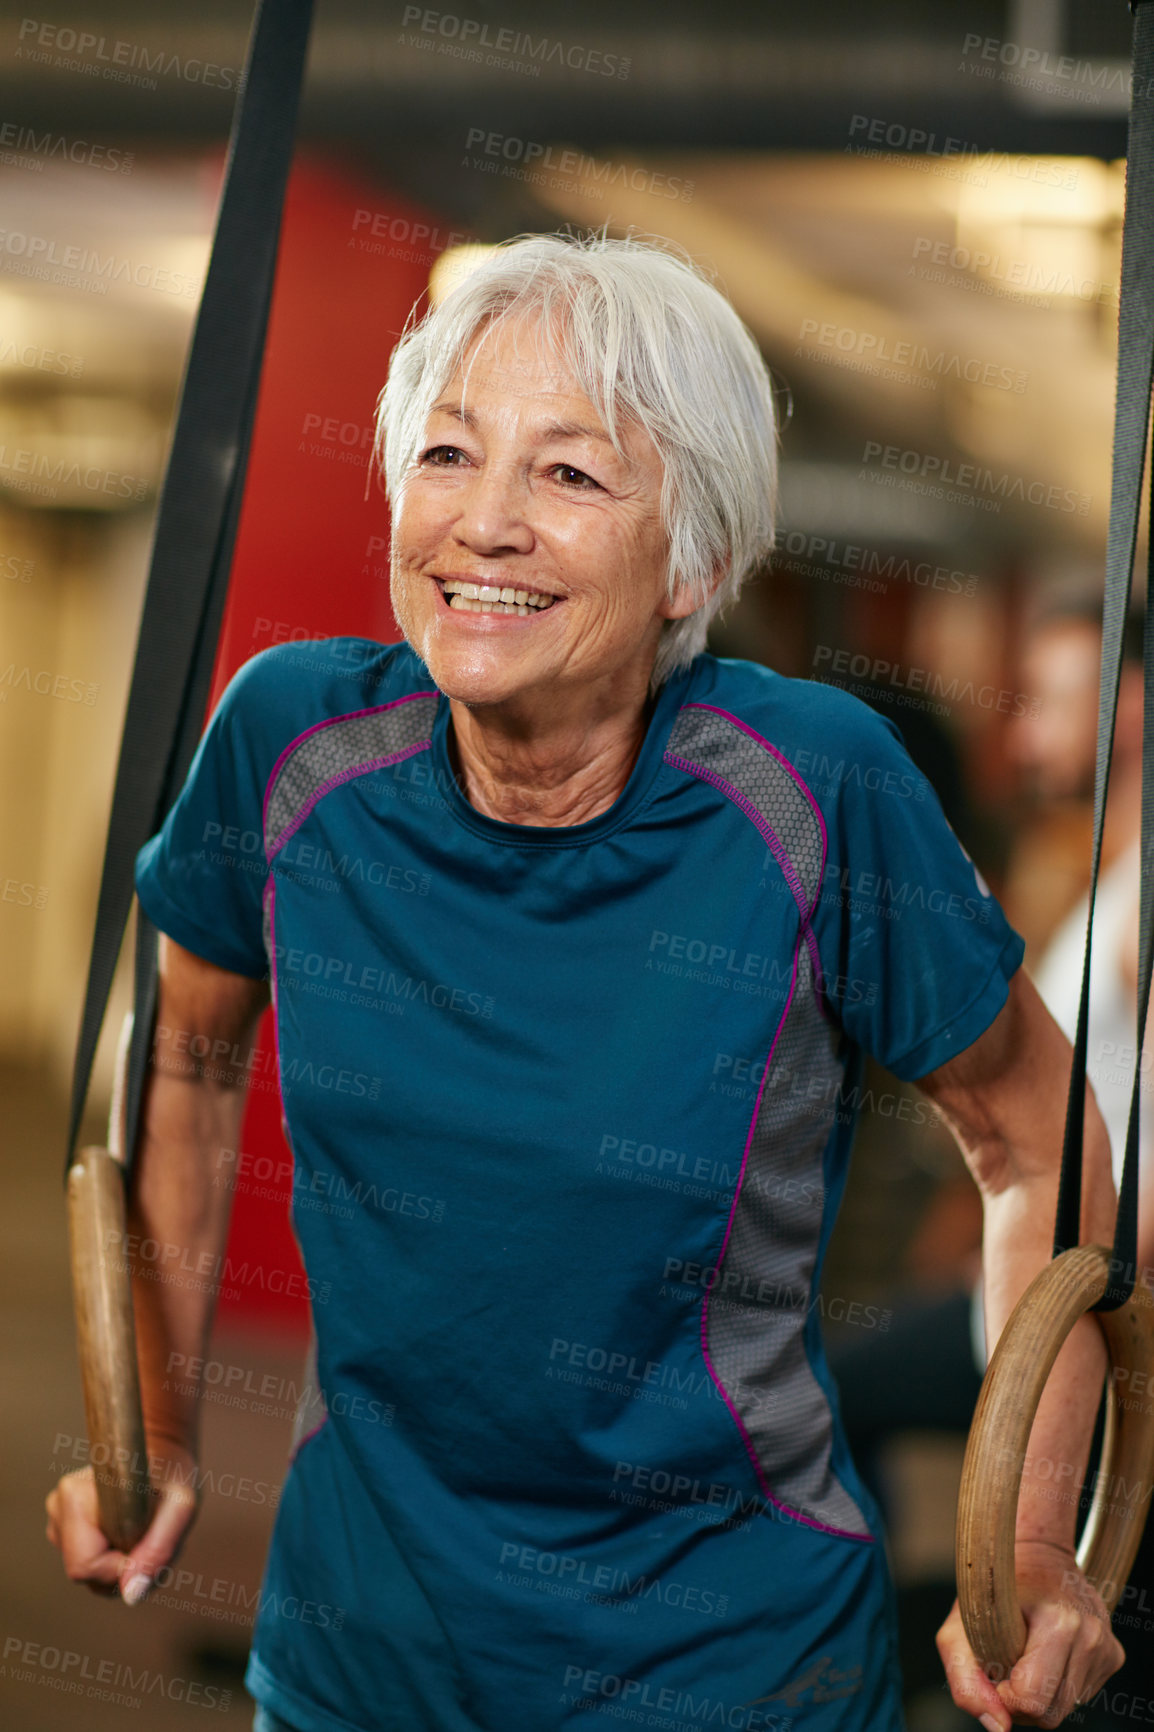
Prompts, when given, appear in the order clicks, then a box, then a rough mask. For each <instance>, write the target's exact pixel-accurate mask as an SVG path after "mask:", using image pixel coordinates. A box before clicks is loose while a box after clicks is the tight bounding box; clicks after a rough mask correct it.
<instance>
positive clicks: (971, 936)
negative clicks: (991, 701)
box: [813, 700, 1025, 1080]
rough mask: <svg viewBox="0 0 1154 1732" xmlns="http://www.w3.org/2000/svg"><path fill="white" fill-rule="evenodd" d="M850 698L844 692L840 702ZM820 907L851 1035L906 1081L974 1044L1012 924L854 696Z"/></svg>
mask: <svg viewBox="0 0 1154 1732" xmlns="http://www.w3.org/2000/svg"><path fill="white" fill-rule="evenodd" d="M843 701H844V700H843ZM847 720H848V721H849V722H850V726H849V727H848V728H847V729H845V730H844V731H843V732H842V735H841V743H840V744H839V748H838V754H837V757H838V768H839V774H838V776H837V777H836V786H835V788H834V789H833V790H832V791H831V792H830V793H829V795H828V796H827V798H825V799H823V800H822V801H821V802H820V803H821V807H822V811H823V815H824V817H825V821H826V829H827V854H826V864H825V871H824V877H823V882H822V889H821V892H820V894H819V898H818V905H817V907H816V909H815V911H814V916H813V930H814V934H815V937H816V939H817V943H818V949H819V953H820V956H821V963H822V970H823V974H824V977H825V988H826V994H827V998H828V999H829V1001H830V1004H831V1007H832V1010H833V1012H834V1014H835V1015H836V1016H837V1018H838V1020H839V1022H840V1023H841V1025H842V1027H843V1028H844V1030H845V1032H846V1034H847V1035H848V1036H849V1037H850V1039H851V1040H853V1041H854V1042H855V1043H856V1044H857V1045H858V1046H860V1047H862V1048H863V1049H864V1050H865V1051H866V1052H868V1053H871V1054H872V1055H873V1056H874V1057H875V1058H876V1059H878V1060H879V1061H880V1062H881V1063H882V1064H884V1065H885V1066H886V1068H887V1069H888V1070H891V1071H893V1073H894V1074H895V1075H896V1076H898V1077H901V1078H903V1079H906V1080H912V1079H914V1078H916V1077H921V1076H925V1075H926V1074H927V1072H929V1071H932V1070H934V1069H936V1068H937V1066H938V1065H941V1064H944V1063H945V1062H946V1061H947V1060H948V1059H950V1058H953V1057H954V1056H955V1055H956V1054H957V1053H959V1052H963V1051H964V1050H965V1048H966V1047H968V1046H971V1045H972V1044H973V1042H974V1041H975V1040H977V1038H978V1036H979V1035H980V1034H982V1033H984V1032H985V1030H986V1029H987V1028H988V1027H989V1025H990V1023H991V1022H993V1020H994V1018H995V1017H996V1016H997V1014H998V1012H999V1011H1000V1010H1001V1008H1002V1006H1003V1005H1004V1004H1005V1002H1006V998H1007V995H1008V990H1009V981H1010V978H1011V976H1012V975H1013V974H1014V973H1015V971H1016V970H1017V968H1018V967H1019V965H1020V964H1021V961H1022V955H1023V952H1024V949H1025V946H1024V944H1023V941H1022V939H1021V938H1020V937H1019V936H1018V934H1017V933H1016V932H1014V930H1013V928H1012V927H1011V926H1010V925H1009V923H1008V921H1007V920H1006V917H1005V915H1004V914H1003V913H1002V910H1001V908H1000V907H999V905H998V903H997V901H996V899H995V898H994V897H993V895H992V894H991V893H990V890H989V887H988V886H987V885H986V883H985V881H984V880H983V878H982V876H981V874H980V873H979V872H978V870H977V868H976V867H975V865H974V863H973V861H972V860H971V859H970V857H969V855H968V854H967V853H966V851H965V849H964V848H963V847H962V845H961V843H960V842H959V841H958V839H957V836H956V835H955V834H954V832H953V830H952V829H951V828H950V825H949V824H948V823H947V821H946V818H945V816H944V814H943V812H942V809H941V806H940V804H939V802H938V799H937V796H936V795H935V793H934V791H933V789H932V787H931V786H930V785H929V783H928V782H927V781H926V779H925V777H924V776H922V775H921V774H920V773H919V772H918V771H917V770H916V769H915V767H914V765H913V763H912V761H911V760H910V757H909V755H908V753H907V752H906V749H905V746H904V744H903V743H902V740H901V736H900V734H899V733H898V731H897V729H896V728H895V727H894V726H893V724H892V723H891V722H889V721H888V720H886V719H885V718H883V717H881V716H879V715H877V714H876V712H874V711H872V710H870V709H868V707H867V706H865V705H864V704H860V703H857V702H856V701H854V704H853V713H852V714H851V715H850V716H849V717H847Z"/></svg>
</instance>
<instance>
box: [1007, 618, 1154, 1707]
mask: <svg viewBox="0 0 1154 1732" xmlns="http://www.w3.org/2000/svg"><path fill="white" fill-rule="evenodd" d="M1143 624H1144V621H1143V618H1142V616H1141V615H1138V614H1131V615H1130V617H1129V618H1128V619H1127V621H1126V625H1125V630H1124V635H1123V656H1124V660H1123V666H1122V674H1121V679H1120V682H1119V689H1118V715H1117V721H1116V724H1115V731H1114V753H1113V758H1112V760H1111V766H1110V793H1109V799H1108V802H1107V806H1106V817H1105V825H1104V828H1103V835H1102V870H1101V876H1100V877H1099V880H1098V893H1097V896H1096V897H1095V900H1094V943H1093V948H1092V952H1091V963H1090V1023H1089V1040H1088V1045H1087V1060H1086V1074H1087V1076H1088V1077H1089V1079H1090V1082H1091V1084H1092V1085H1093V1088H1094V1093H1095V1094H1096V1096H1097V1099H1098V1106H1099V1108H1100V1110H1101V1113H1102V1116H1103V1118H1104V1119H1105V1122H1106V1128H1107V1131H1108V1133H1109V1137H1110V1151H1111V1158H1112V1161H1113V1168H1114V1181H1115V1184H1117V1183H1118V1181H1119V1179H1120V1178H1121V1174H1122V1160H1123V1156H1124V1155H1125V1152H1126V1129H1127V1125H1128V1123H1129V1118H1130V1094H1131V1088H1132V1085H1133V1077H1134V1061H1135V1056H1136V1046H1135V1035H1136V1022H1137V991H1138V889H1139V867H1140V857H1139V856H1140V848H1141V827H1142V717H1143V672H1142V639H1143ZM1101 655H1102V623H1101V602H1100V600H1097V599H1087V600H1085V601H1077V600H1071V601H1067V602H1064V603H1058V604H1056V605H1054V606H1053V607H1051V608H1049V609H1047V610H1045V611H1044V612H1043V613H1042V615H1041V617H1040V618H1039V620H1038V622H1037V624H1036V625H1035V626H1034V628H1033V629H1032V631H1031V632H1030V634H1029V636H1028V638H1027V640H1026V645H1025V649H1024V653H1023V657H1022V684H1023V689H1024V690H1026V691H1028V692H1029V693H1030V694H1031V696H1032V697H1033V698H1035V699H1036V700H1037V703H1036V707H1035V708H1033V711H1032V713H1028V714H1026V715H1023V716H1019V717H1015V718H1014V720H1013V721H1012V723H1011V727H1010V736H1009V746H1010V751H1011V755H1012V756H1013V758H1014V760H1015V762H1016V763H1017V765H1018V766H1019V768H1020V770H1021V772H1022V776H1023V779H1024V782H1025V784H1026V790H1027V792H1028V793H1029V794H1031V795H1032V797H1033V799H1034V800H1035V802H1036V803H1037V805H1038V807H1039V809H1040V810H1041V811H1042V812H1046V811H1047V810H1049V811H1054V810H1057V811H1062V812H1077V811H1079V810H1081V811H1082V812H1083V813H1085V812H1087V811H1089V810H1091V809H1092V805H1093V798H1094V767H1095V757H1096V752H1097V739H1098V687H1099V677H1100V665H1101ZM1089 856H1090V845H1089V833H1088V831H1087V841H1086V846H1085V850H1084V860H1083V867H1082V875H1083V879H1085V878H1087V877H1088V875H1089V863H1090V862H1089ZM1087 908H1088V898H1087V896H1086V895H1083V896H1082V897H1081V898H1080V900H1079V901H1078V902H1077V903H1076V904H1075V906H1074V907H1073V909H1071V911H1070V912H1069V913H1068V915H1067V916H1066V918H1065V919H1064V920H1063V921H1062V922H1061V924H1060V925H1059V927H1058V929H1057V931H1056V932H1054V933H1053V935H1052V937H1051V938H1050V939H1049V942H1048V943H1047V945H1046V947H1045V950H1044V951H1043V953H1042V955H1041V957H1040V959H1039V960H1038V961H1037V963H1036V965H1035V966H1034V968H1033V973H1034V980H1035V983H1036V985H1037V988H1038V991H1039V993H1040V994H1041V996H1042V999H1043V1000H1044V1002H1045V1004H1046V1006H1047V1008H1048V1009H1049V1011H1050V1013H1051V1014H1052V1015H1053V1017H1054V1019H1055V1021H1056V1022H1057V1023H1058V1025H1059V1027H1060V1028H1062V1030H1063V1031H1064V1032H1065V1034H1066V1035H1067V1037H1068V1038H1069V1039H1070V1040H1073V1038H1074V1034H1075V1032H1076V1030H1077V1025H1078V1001H1079V997H1080V994H1081V988H1082V967H1083V958H1084V953H1085V945H1086V915H1087ZM1152 1070H1154V1054H1152V1053H1151V1052H1150V1050H1149V1048H1147V1050H1146V1053H1145V1056H1144V1060H1143V1079H1142V1094H1141V1110H1140V1119H1139V1168H1138V1187H1139V1189H1138V1264H1137V1270H1136V1272H1135V1273H1136V1276H1137V1278H1138V1279H1139V1280H1144V1281H1146V1282H1147V1283H1152V1282H1154V1160H1152V1159H1151V1149H1152V1147H1154V1101H1152V1099H1151V1086H1152V1085H1151V1075H1152ZM1150 1369H1151V1373H1152V1375H1154V1366H1152V1367H1151V1368H1150ZM1116 1394H1117V1397H1118V1399H1119V1400H1122V1401H1125V1400H1135V1399H1141V1400H1149V1398H1150V1385H1147V1386H1146V1387H1145V1388H1144V1389H1143V1390H1141V1391H1131V1390H1127V1388H1126V1387H1125V1386H1124V1385H1120V1386H1119V1387H1118V1388H1117V1391H1116ZM1096 1451H1097V1439H1096V1443H1095V1454H1096ZM1092 1460H1093V1457H1092ZM1087 1484H1088V1485H1091V1484H1092V1475H1090V1476H1088V1480H1087ZM1088 1501H1089V1500H1088V1498H1086V1497H1084V1498H1083V1505H1084V1506H1086V1505H1088ZM1149 1507H1150V1506H1149V1503H1148V1502H1147V1503H1146V1504H1145V1505H1144V1506H1142V1508H1141V1510H1140V1512H1139V1513H1140V1516H1145V1517H1147V1518H1148V1517H1149ZM1114 1629H1115V1632H1116V1633H1117V1635H1118V1636H1119V1638H1120V1639H1121V1641H1122V1642H1123V1645H1124V1646H1125V1648H1126V1656H1127V1658H1126V1664H1125V1666H1124V1667H1123V1668H1122V1670H1121V1672H1119V1673H1118V1674H1117V1675H1116V1676H1115V1677H1114V1678H1112V1679H1111V1680H1110V1681H1109V1684H1108V1685H1107V1687H1106V1689H1105V1690H1104V1691H1103V1692H1101V1694H1100V1697H1099V1698H1098V1699H1096V1700H1094V1701H1091V1702H1090V1704H1089V1705H1088V1706H1087V1707H1086V1708H1085V1709H1082V1710H1080V1711H1079V1713H1078V1714H1077V1715H1076V1716H1075V1719H1076V1720H1077V1722H1078V1724H1079V1725H1081V1726H1086V1727H1089V1728H1093V1729H1094V1732H1099V1729H1101V1732H1106V1729H1107V1728H1109V1727H1113V1726H1117V1725H1119V1724H1121V1723H1122V1722H1123V1721H1124V1720H1125V1719H1126V1717H1127V1716H1126V1713H1125V1712H1123V1713H1122V1714H1121V1715H1118V1714H1116V1713H1115V1712H1114V1711H1113V1709H1112V1708H1111V1703H1116V1702H1117V1703H1123V1704H1127V1705H1128V1704H1130V1703H1132V1702H1135V1701H1138V1700H1142V1701H1145V1702H1147V1703H1152V1702H1154V1640H1152V1639H1151V1638H1152V1635H1154V1525H1152V1524H1151V1522H1150V1521H1149V1519H1147V1522H1146V1527H1145V1531H1144V1533H1143V1538H1142V1544H1141V1547H1140V1549H1139V1552H1138V1556H1137V1558H1136V1559H1135V1562H1134V1568H1133V1570H1132V1572H1131V1576H1130V1581H1129V1583H1128V1584H1127V1587H1126V1589H1125V1590H1124V1592H1123V1596H1122V1599H1121V1601H1120V1602H1119V1605H1118V1608H1117V1610H1116V1612H1115V1614H1114Z"/></svg>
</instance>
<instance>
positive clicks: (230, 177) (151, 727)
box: [68, 0, 312, 1162]
mask: <svg viewBox="0 0 1154 1732" xmlns="http://www.w3.org/2000/svg"><path fill="white" fill-rule="evenodd" d="M311 20H312V0H258V3H257V8H256V13H255V17H254V22H253V29H252V35H251V38H250V41H249V51H248V59H247V62H246V65H245V71H244V77H243V80H242V84H241V93H240V98H239V101H238V104H237V109H236V114H235V116H234V119H233V127H232V136H231V139H230V141H229V154H228V164H227V168H226V172H225V182H224V190H223V193H222V196H221V204H220V212H219V215H218V217H217V225H216V235H215V238H214V242H213V248H212V256H211V259H210V261H209V267H208V274H207V277H206V279H205V285H204V293H203V296H202V298H201V303H200V309H199V312H198V314H197V320H196V328H195V331H194V333H193V338H192V345H191V348H190V351H189V357H188V364H187V367H186V369H185V376H184V384H183V388H182V391H181V399H180V408H179V411H178V414H177V419H176V427H175V431H174V434H173V441H172V449H171V451H170V453H169V459H168V467H167V471H166V474H165V479H164V486H163V489H162V491H161V498H160V505H159V509H158V512H157V521H156V532H155V537H154V541H153V549H152V561H151V566H150V570H149V579H148V588H147V591H146V595H145V603H144V611H143V614H142V617H141V622H140V635H139V638H138V640H137V648H136V661H135V664H134V666H133V671H132V684H131V687H130V689H129V696H128V707H127V712H126V715H125V721H124V732H123V735H122V737H121V744H120V759H119V763H118V766H117V771H116V785H115V789H114V792H113V798H112V813H111V817H110V819H109V825H108V841H107V845H106V850H105V856H104V870H103V873H102V876H101V882H100V895H99V899H98V902H97V910H96V928H95V933H94V937H93V944H92V960H91V962H90V965H89V971H88V985H87V989H86V992H85V1000H84V1010H83V1014H82V1017H81V1023H80V1033H79V1038H78V1041H77V1049H76V1064H75V1069H74V1072H73V1083H72V1107H71V1113H70V1116H69V1126H68V1161H69V1162H71V1159H72V1151H73V1149H74V1147H75V1144H76V1137H77V1133H78V1131H79V1128H80V1120H81V1117H82V1115H83V1111H84V1103H85V1099H86V1096H87V1093H88V1084H89V1079H90V1077H91V1074H92V1063H93V1059H94V1057H95V1053H96V1046H97V1042H98V1040H99V1038H100V1029H101V1024H102V1023H103V1020H104V1011H105V1007H106V1005H107V1003H108V994H109V991H110V990H111V986H112V978H113V975H114V973H115V970H116V961H117V956H118V954H119V951H120V944H121V940H122V938H123V935H124V928H125V923H126V921H127V919H128V911H129V908H130V907H131V904H132V895H133V865H134V862H135V858H136V854H137V851H138V850H139V849H140V848H141V847H142V845H143V844H144V843H145V842H146V841H147V840H148V838H149V837H150V836H151V835H153V834H154V833H155V831H156V830H158V829H159V827H160V825H161V824H162V823H163V821H164V818H165V815H166V814H167V812H168V809H169V807H170V806H171V805H172V803H173V801H174V800H175V798H176V796H177V794H178V793H179V792H180V789H181V787H182V785H183V783H184V779H185V776H186V775H187V773H188V767H189V764H190V763H191V761H192V757H193V754H194V753H195V750H196V745H197V741H198V739H199V736H200V730H201V726H202V724H203V720H204V709H205V704H206V702H207V699H208V690H209V682H210V680H211V677H212V668H213V662H214V659H215V654H216V644H217V638H218V636H219V631H220V620H221V616H222V614H223V611H224V600H225V595H226V592H227V588H228V574H229V566H230V563H231V559H232V549H233V544H234V541H235V536H236V526H237V522H238V520H239V516H240V505H241V497H242V493H243V487H244V475H245V468H246V464H247V459H248V447H249V439H250V435H251V431H252V422H253V416H254V413H255V409H256V400H257V391H258V387H259V382H260V367H261V356H262V352H263V348H264V338H265V331H266V328H267V324H268V310H269V305H270V301H271V297H272V283H273V273H274V270H275V267H276V253H277V242H278V238H279V234H280V221H281V210H282V206H283V204H284V194H285V186H286V183H287V180H288V173H289V167H290V164H291V161H292V148H293V137H294V133H295V131H296V116H297V108H298V105H299V100H300V90H301V85H302V82H303V78H304V62H305V54H306V51H307V47H308V39H309V27H310V24H311ZM155 996H156V935H155V932H154V931H153V929H152V928H151V926H150V924H149V922H148V921H147V920H146V919H145V918H144V917H143V914H141V916H140V921H139V926H138V940H137V958H136V1007H137V1008H136V1015H135V1022H134V1027H133V1040H132V1048H131V1053H130V1059H129V1074H128V1086H127V1100H126V1111H127V1133H126V1137H125V1147H124V1151H123V1152H124V1157H125V1160H126V1162H131V1158H132V1154H133V1151H134V1148H135V1141H136V1127H137V1123H138V1118H139V1110H140V1097H141V1092H142V1087H143V1080H144V1074H145V1065H146V1061H147V1057H148V1049H149V1045H150V1041H151V1028H152V1017H153V1011H154V1006H155Z"/></svg>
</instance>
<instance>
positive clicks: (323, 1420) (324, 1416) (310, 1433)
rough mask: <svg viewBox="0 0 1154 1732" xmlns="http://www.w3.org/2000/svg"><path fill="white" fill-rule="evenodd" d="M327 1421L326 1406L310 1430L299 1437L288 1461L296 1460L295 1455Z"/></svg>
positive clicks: (321, 1429) (322, 1428)
mask: <svg viewBox="0 0 1154 1732" xmlns="http://www.w3.org/2000/svg"><path fill="white" fill-rule="evenodd" d="M328 1422H329V1415H328V1409H327V1408H326V1409H325V1411H324V1413H323V1414H322V1416H321V1418H320V1419H318V1420H317V1422H316V1424H315V1425H314V1426H313V1428H312V1430H311V1431H306V1432H305V1434H304V1436H303V1437H302V1438H301V1440H300V1442H299V1443H298V1444H297V1446H296V1448H295V1449H294V1450H293V1452H292V1454H291V1455H290V1456H289V1461H290V1462H294V1461H295V1460H296V1458H297V1456H298V1455H299V1454H300V1452H301V1450H302V1449H303V1448H304V1446H305V1444H306V1443H311V1442H312V1440H313V1438H314V1437H315V1436H316V1434H317V1432H318V1431H323V1430H324V1428H325V1426H326V1425H327V1424H328Z"/></svg>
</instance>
